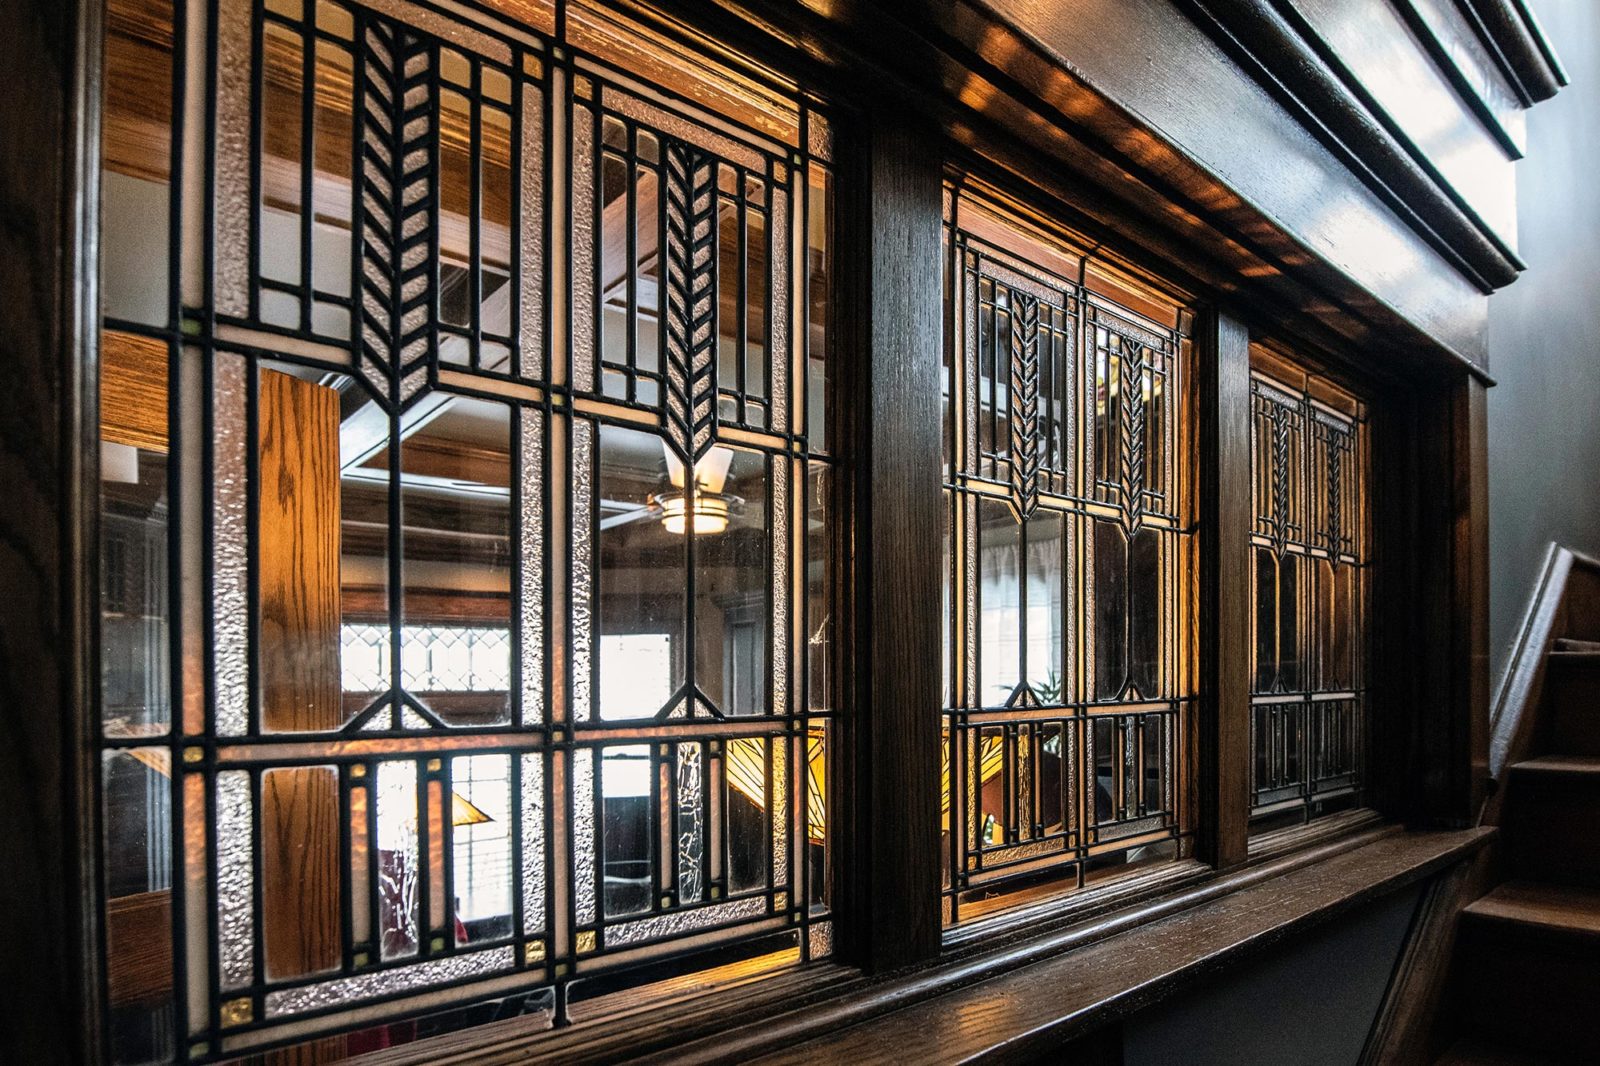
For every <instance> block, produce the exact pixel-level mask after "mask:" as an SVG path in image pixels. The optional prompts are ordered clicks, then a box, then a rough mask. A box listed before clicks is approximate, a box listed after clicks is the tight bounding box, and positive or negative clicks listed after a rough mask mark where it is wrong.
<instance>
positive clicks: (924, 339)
mask: <svg viewBox="0 0 1600 1066" xmlns="http://www.w3.org/2000/svg"><path fill="white" fill-rule="evenodd" d="M864 125H865V127H866V128H865V129H864V131H863V132H864V134H865V136H864V137H862V138H861V139H860V141H859V143H860V144H861V146H862V158H861V159H860V161H859V162H860V165H859V166H858V167H857V168H856V169H855V171H854V173H855V174H856V175H857V178H858V180H857V182H856V183H854V184H855V187H856V188H857V189H859V195H858V197H857V198H856V204H857V206H858V208H859V212H858V213H857V214H856V215H855V216H854V218H853V219H849V220H846V222H845V224H846V226H848V227H849V232H848V233H847V234H845V235H844V246H845V247H859V248H861V249H863V255H862V256H861V257H860V263H861V269H860V270H859V271H858V276H857V277H856V278H855V279H853V280H854V287H853V291H852V292H851V293H849V296H848V298H849V300H850V304H849V306H851V307H852V308H853V309H854V311H855V314H854V315H853V316H852V319H853V321H854V322H855V323H857V326H858V328H859V329H860V330H861V334H862V337H861V339H862V341H864V343H865V347H864V348H863V349H861V350H860V353H859V356H858V357H857V359H856V360H855V361H854V362H855V370H856V373H857V375H859V376H858V377H857V378H856V390H855V391H853V392H852V394H851V395H853V396H854V397H855V399H854V402H853V403H851V404H850V405H849V406H850V407H851V408H854V409H855V411H856V412H857V418H858V421H857V424H856V427H855V429H856V433H855V438H854V439H855V445H856V446H855V449H854V451H853V456H854V465H855V467H856V470H857V477H856V485H857V497H856V503H855V507H854V514H855V516H856V556H855V559H854V560H853V563H854V573H855V575H856V579H855V589H856V596H855V612H854V615H855V631H856V637H855V641H854V647H855V648H856V651H857V656H856V660H855V664H854V676H855V678H856V699H855V701H854V709H855V714H854V715H853V721H852V722H851V724H850V726H849V727H847V728H851V729H852V731H853V733H854V736H853V738H852V742H851V743H850V748H851V753H852V756H853V759H854V775H853V778H852V780H853V781H854V784H855V788H854V791H853V800H854V802H853V803H851V804H847V805H846V806H845V808H844V809H845V810H847V811H848V812H849V814H848V816H847V817H848V819H849V822H850V828H849V833H848V841H849V844H848V851H846V852H844V861H846V862H847V863H849V864H850V869H851V870H853V871H854V874H853V876H852V877H851V878H850V886H849V889H848V896H849V903H848V906H845V907H841V908H840V912H841V931H842V933H843V936H842V938H841V941H840V943H841V946H842V947H843V948H844V958H845V959H846V960H847V961H854V962H856V963H858V964H860V965H862V966H864V967H865V968H867V969H868V970H869V971H881V970H885V969H890V968H893V967H896V966H902V965H905V964H908V963H913V962H919V961H923V960H926V959H929V958H932V957H933V956H935V955H937V954H938V951H939V932H940V916H939V860H938V855H939V766H938V751H939V730H938V709H939V677H940V672H939V647H940V637H939V602H940V592H939V559H940V557H941V550H942V546H941V538H942V536H943V523H942V522H941V521H940V513H941V512H940V499H941V493H940V490H939V455H940V440H939V433H940V425H941V417H940V391H939V375H940V364H941V361H942V356H943V343H942V339H943V335H944V334H943V330H944V315H943V305H942V296H943V286H942V285H940V284H939V283H938V277H939V273H940V270H941V266H942V259H941V255H940V247H941V241H942V233H941V227H940V218H941V211H940V204H941V197H942V194H943V170H942V162H943V160H942V155H943V154H942V152H941V151H940V150H939V145H940V143H941V142H940V140H939V139H938V137H937V135H936V134H935V132H934V131H933V130H932V129H931V128H929V127H927V126H926V125H925V124H924V122H923V121H922V120H921V119H920V118H918V117H917V116H915V115H914V114H911V113H909V112H905V111H902V110H899V109H895V108H884V109H882V110H878V111H875V112H873V113H871V115H870V117H869V118H867V120H866V121H865V123H864ZM847 188H848V186H847ZM840 406H843V405H840Z"/></svg>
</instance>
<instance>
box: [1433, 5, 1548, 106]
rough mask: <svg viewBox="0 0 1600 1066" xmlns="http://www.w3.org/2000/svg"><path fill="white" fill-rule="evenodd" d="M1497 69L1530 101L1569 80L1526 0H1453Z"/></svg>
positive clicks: (1529, 102)
mask: <svg viewBox="0 0 1600 1066" xmlns="http://www.w3.org/2000/svg"><path fill="white" fill-rule="evenodd" d="M1456 5H1457V6H1458V7H1460V8H1461V11H1462V13H1463V14H1464V15H1466V16H1467V21H1469V22H1470V23H1472V27H1473V29H1475V30H1476V31H1477V33H1478V36H1479V37H1480V38H1482V40H1483V43H1484V44H1485V45H1487V46H1488V48H1489V53H1490V54H1491V55H1493V56H1494V57H1495V59H1496V61H1497V62H1498V63H1499V65H1500V70H1501V72H1502V73H1503V74H1505V76H1506V78H1507V80H1509V81H1510V82H1511V85H1512V87H1513V88H1514V89H1515V90H1516V91H1517V94H1518V95H1519V96H1521V97H1522V99H1523V101H1524V102H1525V103H1527V104H1529V105H1532V104H1536V103H1538V102H1539V101H1541V100H1548V99H1550V98H1551V97H1552V96H1554V95H1555V94H1556V93H1558V92H1560V91H1561V89H1562V87H1563V86H1565V85H1567V84H1568V79H1567V72H1566V69H1565V68H1564V67H1562V65H1561V60H1560V58H1559V57H1557V56H1556V52H1555V48H1554V47H1552V46H1551V44H1550V42H1549V40H1548V39H1546V37H1545V35H1544V31H1543V30H1542V29H1540V28H1539V21H1538V20H1537V19H1535V18H1534V17H1533V12H1532V11H1529V10H1528V5H1527V3H1526V2H1525V0H1456Z"/></svg>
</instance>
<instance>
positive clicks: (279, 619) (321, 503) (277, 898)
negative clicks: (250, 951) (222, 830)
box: [257, 370, 344, 977]
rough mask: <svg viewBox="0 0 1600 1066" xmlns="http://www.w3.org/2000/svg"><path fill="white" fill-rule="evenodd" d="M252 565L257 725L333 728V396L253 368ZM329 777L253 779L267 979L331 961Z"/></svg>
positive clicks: (335, 920)
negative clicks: (255, 472) (255, 502)
mask: <svg viewBox="0 0 1600 1066" xmlns="http://www.w3.org/2000/svg"><path fill="white" fill-rule="evenodd" d="M257 395H258V400H257V404H258V406H257V412H258V414H257V420H258V426H259V435H260V451H259V459H258V461H259V470H260V496H259V499H260V506H259V512H258V519H257V522H258V538H259V540H258V557H257V560H258V561H257V565H258V568H259V575H260V578H259V580H260V601H261V607H260V611H261V629H260V655H259V660H258V661H259V663H260V677H261V723H262V727H263V728H264V729H266V730H269V731H286V730H314V729H336V728H338V727H339V726H340V725H341V724H343V720H344V710H343V701H342V698H341V692H340V673H339V622H340V602H339V400H338V394H337V393H336V392H335V391H334V390H332V389H327V388H323V387H322V386H320V385H315V384H312V383H311V382H307V381H302V380H301V379H300V378H297V377H294V376H292V375H289V374H283V373H279V372H276V371H271V370H263V371H262V372H261V376H260V386H259V390H258V393H257ZM338 794H339V792H338V778H337V775H335V774H334V773H333V772H332V771H330V770H328V769H327V768H323V767H311V768H305V769H294V770H278V771H274V772H272V773H270V774H267V775H264V777H263V781H262V796H261V833H262V840H261V848H262V861H261V871H262V879H263V886H262V907H263V914H262V931H263V935H264V939H265V944H266V956H267V968H268V971H269V972H270V973H272V974H274V975H277V976H283V977H288V976H297V975H300V974H307V973H314V972H318V971H320V970H324V969H327V968H329V967H332V966H336V965H337V964H338V962H339V951H340V924H339V877H340V874H339V810H338Z"/></svg>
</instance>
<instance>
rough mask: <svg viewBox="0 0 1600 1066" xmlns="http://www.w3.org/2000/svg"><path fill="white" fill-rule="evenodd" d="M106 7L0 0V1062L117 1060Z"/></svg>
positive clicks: (49, 1065)
mask: <svg viewBox="0 0 1600 1066" xmlns="http://www.w3.org/2000/svg"><path fill="white" fill-rule="evenodd" d="M101 17H102V10H101V5H100V4H98V3H89V2H85V0H15V2H11V3H6V4H0V69H3V70H4V71H5V92H4V96H5V101H4V106H0V144H4V145H5V146H6V150H5V151H4V152H0V291H3V292H5V293H6V294H7V295H6V309H5V313H4V314H0V352H4V353H5V367H6V385H5V388H4V389H0V485H4V486H5V506H4V507H3V508H0V603H4V604H5V608H4V610H3V611H0V738H4V739H3V744H4V750H5V770H4V772H0V856H5V859H6V862H7V863H8V864H10V871H9V873H8V875H7V876H4V877H0V913H4V914H6V915H7V916H9V917H10V919H11V920H12V922H13V923H14V925H13V928H12V929H11V931H10V935H8V936H6V937H4V938H0V1019H3V1021H0V1061H4V1062H17V1063H23V1062H25V1063H30V1064H33V1066H56V1064H67V1063H87V1062H101V1061H104V1058H105V1041H104V1037H105V1032H104V1022H103V1018H104V1002H103V1000H104V988H105V982H104V973H103V962H102V956H101V923H100V918H99V914H100V907H99V902H98V892H99V885H100V884H101V880H100V873H99V870H100V865H101V862H100V857H99V852H98V847H97V845H98V842H99V841H100V840H101V829H100V817H99V814H98V810H97V789H96V786H95V782H96V780H97V778H98V776H99V774H100V772H101V770H100V761H99V755H98V751H97V750H96V745H95V742H94V739H93V731H94V724H95V721H96V718H95V714H96V708H97V705H98V697H99V686H100V678H99V670H98V667H99V662H98V654H97V642H96V640H95V637H94V634H95V617H96V616H95V613H94V604H95V600H94V595H95V591H96V590H97V589H98V588H99V582H100V568H99V559H98V552H97V550H96V545H98V543H99V540H98V535H99V531H98V522H97V519H96V515H97V509H96V503H97V495H98V488H99V486H98V458H97V457H98V438H99V435H100V429H99V425H98V419H97V417H96V415H95V375H94V374H93V373H92V371H93V367H94V365H95V350H96V348H97V347H98V338H97V334H98V323H97V321H96V316H97V315H98V313H99V292H98V287H97V269H96V267H97V263H98V249H97V240H98V234H99V228H100V226H99V203H98V200H97V198H96V197H95V196H94V195H92V193H93V190H94V189H95V188H96V187H97V185H96V180H97V178H96V175H97V174H98V172H99V151H98V145H99V141H100V137H99V123H98V111H97V109H96V108H94V107H93V105H92V101H94V100H96V99H98V97H99V93H100V69H101V67H100V63H101V55H102V48H101V45H102V37H101Z"/></svg>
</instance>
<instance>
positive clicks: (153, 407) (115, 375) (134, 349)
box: [100, 329, 167, 455]
mask: <svg viewBox="0 0 1600 1066" xmlns="http://www.w3.org/2000/svg"><path fill="white" fill-rule="evenodd" d="M100 438H101V439H102V440H107V441H111V442H112V443H114V444H125V445H128V446H129V447H132V448H146V449H148V450H150V451H153V452H159V453H161V454H163V455H164V454H166V451H167V346H166V344H165V343H164V342H162V341H158V340H154V339H152V338H150V337H141V336H137V335H135V334H132V333H120V332H118V331H117V330H110V329H108V330H106V331H104V332H103V333H102V334H101V335H100Z"/></svg>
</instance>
